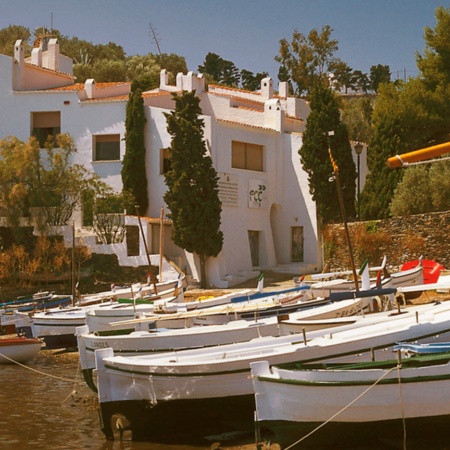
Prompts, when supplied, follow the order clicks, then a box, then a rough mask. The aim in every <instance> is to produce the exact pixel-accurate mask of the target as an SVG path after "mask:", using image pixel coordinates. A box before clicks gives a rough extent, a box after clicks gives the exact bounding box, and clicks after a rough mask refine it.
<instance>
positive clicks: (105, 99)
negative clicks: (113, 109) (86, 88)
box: [82, 94, 129, 103]
mask: <svg viewBox="0 0 450 450" xmlns="http://www.w3.org/2000/svg"><path fill="white" fill-rule="evenodd" d="M128 97H129V96H128V94H125V95H115V96H111V97H101V98H87V99H86V100H83V101H82V103H96V102H124V101H128Z"/></svg>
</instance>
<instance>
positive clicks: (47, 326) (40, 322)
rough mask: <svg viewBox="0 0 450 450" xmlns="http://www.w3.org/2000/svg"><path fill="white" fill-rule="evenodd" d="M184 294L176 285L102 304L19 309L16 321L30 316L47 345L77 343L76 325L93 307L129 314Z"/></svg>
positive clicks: (36, 333)
mask: <svg viewBox="0 0 450 450" xmlns="http://www.w3.org/2000/svg"><path fill="white" fill-rule="evenodd" d="M136 294H138V291H136ZM183 296H184V294H183V290H182V289H180V288H179V287H178V286H177V287H175V288H174V287H171V288H170V289H167V290H166V291H160V292H158V294H155V295H146V296H145V297H144V298H134V299H129V298H125V299H122V298H120V299H119V300H118V301H106V302H103V303H101V304H99V305H97V304H93V305H88V306H79V307H72V308H61V309H60V308H56V309H50V310H48V311H42V312H36V313H33V314H31V315H29V317H28V318H27V316H26V315H24V314H21V313H19V312H16V313H15V316H16V320H17V322H20V323H21V324H23V323H24V322H25V321H27V320H28V321H29V322H30V326H31V331H32V336H33V337H34V338H40V339H42V340H43V341H44V343H45V347H46V348H47V349H55V348H69V347H76V345H77V339H76V336H75V331H76V328H77V327H80V326H83V325H85V324H86V316H87V314H88V313H89V311H90V310H92V309H96V310H97V309H98V308H105V309H107V308H112V309H114V311H120V314H127V317H129V318H130V317H134V314H138V313H139V312H143V311H147V312H148V311H152V310H153V309H154V308H155V307H157V305H159V304H161V303H170V302H175V301H181V299H182V298H183Z"/></svg>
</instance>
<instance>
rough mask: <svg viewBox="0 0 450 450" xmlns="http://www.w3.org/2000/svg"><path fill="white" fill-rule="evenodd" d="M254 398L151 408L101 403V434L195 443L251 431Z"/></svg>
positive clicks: (178, 402) (130, 403)
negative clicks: (126, 433)
mask: <svg viewBox="0 0 450 450" xmlns="http://www.w3.org/2000/svg"><path fill="white" fill-rule="evenodd" d="M254 411H255V400H254V396H253V395H248V396H235V397H227V398H219V399H204V400H173V401H169V402H159V403H157V404H156V405H152V404H151V403H150V402H148V401H146V400H133V401H131V400H130V401H118V402H107V403H101V404H100V419H101V426H102V431H103V432H104V433H105V436H106V438H107V439H114V438H115V434H116V432H117V431H118V430H120V428H122V429H125V430H131V439H132V440H133V441H146V442H159V443H165V444H191V445H192V444H198V443H201V442H203V443H204V442H205V441H204V439H205V437H206V436H215V435H219V434H223V433H237V432H239V433H246V432H249V433H253V432H254Z"/></svg>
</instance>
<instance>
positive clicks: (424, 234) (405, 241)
mask: <svg viewBox="0 0 450 450" xmlns="http://www.w3.org/2000/svg"><path fill="white" fill-rule="evenodd" d="M348 230H349V235H350V243H351V245H352V248H353V255H354V259H355V265H357V266H359V265H360V264H362V262H363V261H364V260H365V258H367V257H368V258H369V264H371V265H378V264H379V263H380V262H381V259H382V257H383V255H386V256H387V262H388V266H390V267H395V268H398V267H400V266H401V265H402V264H403V263H405V262H406V261H410V260H414V259H418V258H419V257H420V256H423V258H424V259H430V260H433V261H436V262H438V263H440V264H442V265H443V266H444V267H445V268H446V269H450V240H449V233H450V211H446V212H441V213H427V214H419V215H414V216H402V217H395V218H391V219H385V220H377V221H370V222H353V223H349V224H348ZM323 245H324V262H325V265H327V266H328V268H329V269H330V270H337V269H343V268H346V269H348V268H349V264H350V256H349V250H348V244H347V240H346V237H345V229H344V226H343V225H342V224H335V225H327V226H326V227H325V228H324V232H323Z"/></svg>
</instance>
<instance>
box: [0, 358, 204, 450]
mask: <svg viewBox="0 0 450 450" xmlns="http://www.w3.org/2000/svg"><path fill="white" fill-rule="evenodd" d="M0 381H1V388H0V449H2V450H28V449H30V450H31V449H33V450H48V449H52V450H62V449H64V450H66V449H74V450H80V449H96V450H97V449H98V450H144V449H146V450H148V449H155V450H156V449H157V450H181V449H187V448H191V449H194V448H195V449H201V448H210V447H209V446H207V447H186V446H168V445H161V444H152V443H142V442H131V440H130V437H129V436H127V435H126V433H125V435H124V438H123V440H122V442H120V441H119V440H117V441H107V440H106V439H105V437H104V435H103V433H102V432H101V430H100V421H99V417H98V412H97V403H96V397H95V394H94V393H93V392H92V391H90V389H89V388H88V387H87V386H86V385H85V383H84V381H83V379H82V376H81V374H80V372H79V368H78V353H66V352H55V351H49V350H42V351H41V352H40V354H39V355H38V356H37V357H36V358H35V359H34V360H32V361H30V362H28V363H27V365H26V367H23V366H20V365H14V364H13V365H0Z"/></svg>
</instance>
